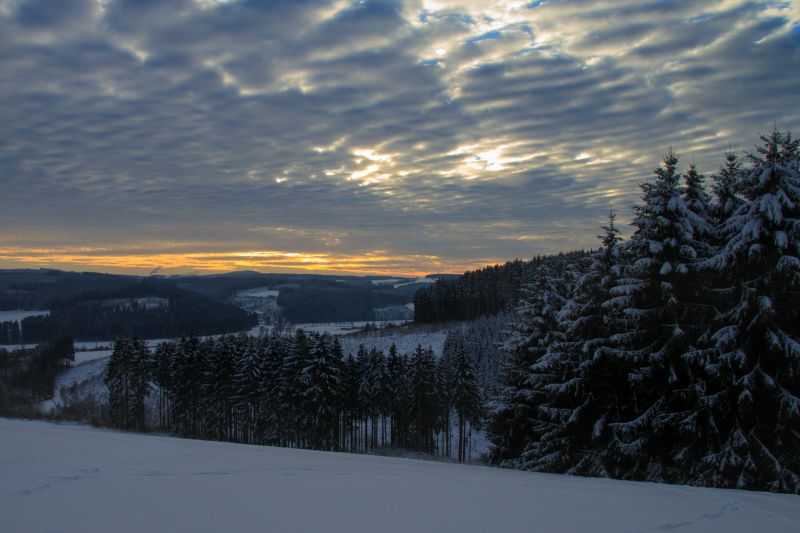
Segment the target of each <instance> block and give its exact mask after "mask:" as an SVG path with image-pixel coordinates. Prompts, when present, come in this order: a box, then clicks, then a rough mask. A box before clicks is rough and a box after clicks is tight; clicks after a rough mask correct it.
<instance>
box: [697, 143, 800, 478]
mask: <svg viewBox="0 0 800 533" xmlns="http://www.w3.org/2000/svg"><path fill="white" fill-rule="evenodd" d="M761 139H762V141H763V145H762V146H759V147H757V151H756V152H755V153H753V154H750V155H749V160H750V168H749V169H747V171H746V172H744V173H743V174H742V177H741V182H740V184H739V187H738V189H739V191H740V192H741V193H742V195H743V196H744V198H745V200H746V203H744V204H743V205H740V206H739V207H738V208H737V209H736V211H735V212H734V213H733V214H732V215H731V217H730V218H729V219H728V220H727V221H726V222H725V223H724V224H723V226H722V233H723V235H724V236H725V239H726V244H725V246H724V247H722V249H721V250H720V251H719V253H718V254H717V255H716V256H715V257H713V258H712V259H711V260H710V261H708V263H707V264H708V266H709V267H710V268H713V269H715V270H718V271H720V272H722V273H723V275H725V276H728V277H729V278H730V279H733V280H736V282H737V284H736V286H735V287H734V295H735V296H734V304H733V305H732V306H731V307H730V308H728V309H726V310H724V311H723V313H722V314H721V316H720V326H719V328H718V329H717V331H716V332H715V334H714V337H713V339H714V341H715V343H716V347H717V349H718V350H719V358H720V359H719V365H720V369H719V372H720V374H721V375H722V376H723V377H724V378H725V380H724V384H723V387H724V389H723V391H724V394H725V396H726V397H727V399H728V402H729V403H730V405H731V408H732V411H733V413H732V420H731V425H730V427H729V428H726V431H725V434H724V435H723V439H724V440H723V443H722V445H721V447H720V450H719V451H718V452H716V453H709V454H708V455H707V456H706V457H705V458H704V462H705V463H706V464H707V465H709V470H710V472H708V473H707V475H706V478H705V479H706V480H707V481H708V482H710V483H714V484H718V485H722V486H731V487H739V488H754V489H763V488H768V489H770V490H776V491H785V492H800V327H798V324H800V312H799V310H798V305H797V302H798V301H800V153H799V152H800V150H798V141H797V140H795V139H792V137H791V134H789V133H782V132H779V131H778V130H773V132H772V133H771V134H770V135H769V136H762V137H761ZM715 471H716V472H715Z"/></svg>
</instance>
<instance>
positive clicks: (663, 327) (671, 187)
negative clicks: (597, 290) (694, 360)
mask: <svg viewBox="0 0 800 533" xmlns="http://www.w3.org/2000/svg"><path fill="white" fill-rule="evenodd" d="M677 164H678V156H677V155H676V154H675V153H674V152H672V151H671V150H670V152H669V153H668V154H667V155H666V156H665V158H664V164H663V167H660V168H657V169H656V170H655V180H654V181H653V182H647V183H643V184H641V189H642V203H641V204H640V205H637V206H635V207H634V213H635V218H634V221H633V225H634V226H635V227H636V230H635V232H634V234H633V236H632V239H631V241H629V243H628V245H627V247H626V251H627V254H628V255H629V259H628V260H629V261H630V265H629V266H627V267H626V268H625V269H623V273H622V276H621V277H620V279H619V280H618V283H617V285H616V286H615V287H613V288H612V289H611V293H612V298H611V299H610V300H609V303H610V305H611V306H612V307H617V308H618V309H620V310H621V315H619V317H618V320H617V324H616V326H615V327H617V328H619V333H616V334H615V335H613V337H612V340H613V342H614V346H612V347H606V348H604V349H603V353H604V356H606V357H610V358H613V359H615V361H614V362H613V363H612V364H613V365H615V366H616V365H619V367H618V368H617V369H616V370H614V372H615V374H617V375H618V374H619V373H627V374H628V383H626V384H621V383H619V384H617V387H616V388H617V390H615V395H616V399H615V402H616V405H615V408H616V410H617V413H616V415H617V420H618V421H617V422H613V423H611V424H609V425H608V428H609V430H610V431H611V438H610V440H609V445H608V447H607V448H606V449H605V450H603V452H602V455H603V458H602V463H603V464H604V467H605V469H606V471H607V472H608V473H609V475H611V476H613V477H620V478H627V479H649V480H654V481H680V480H681V479H682V478H683V474H682V472H680V465H678V464H677V463H678V462H679V461H678V459H679V458H677V457H676V455H677V454H679V453H680V452H679V450H682V449H683V448H684V447H685V444H684V443H685V441H687V440H689V439H693V438H694V435H692V434H691V430H690V429H689V428H690V427H691V423H690V418H691V417H692V416H693V410H694V408H695V406H696V397H695V391H694V389H693V383H694V380H695V376H694V375H693V374H692V368H691V365H689V364H688V363H687V361H686V359H685V358H684V355H685V354H686V353H688V352H691V351H693V350H695V346H694V343H695V341H696V339H694V338H693V336H692V331H693V330H695V329H697V326H698V324H695V322H696V320H697V319H698V318H702V317H703V314H700V315H698V314H697V313H696V309H695V308H694V306H695V304H698V303H699V299H700V295H699V294H698V290H697V287H698V284H697V283H696V272H697V269H696V268H695V266H696V264H697V262H698V260H699V259H702V257H698V256H699V255H700V254H701V253H702V251H703V250H705V249H706V248H707V246H706V243H705V242H704V241H703V240H701V238H699V237H698V235H697V233H701V232H700V231H699V230H700V229H702V228H703V222H704V220H703V216H702V214H701V213H696V212H694V211H692V209H691V208H690V207H689V206H688V205H687V204H686V201H685V195H686V191H685V189H684V188H683V187H682V186H681V185H680V175H679V174H678V172H677Z"/></svg>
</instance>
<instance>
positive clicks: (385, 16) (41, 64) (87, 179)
mask: <svg viewBox="0 0 800 533" xmlns="http://www.w3.org/2000/svg"><path fill="white" fill-rule="evenodd" d="M56 4H57V5H56ZM531 5H532V6H533V7H530V8H528V7H526V6H522V5H520V3H519V2H504V1H499V0H498V1H495V0H481V1H471V2H463V1H455V0H453V1H449V0H437V1H436V2H433V1H427V0H426V1H422V0H420V1H416V0H407V1H405V2H400V1H391V2H389V1H382V2H374V1H368V2H358V1H349V0H346V1H304V2H297V1H288V0H287V1H284V2H275V1H269V2H266V1H264V2H257V1H236V0H234V1H232V2H214V1H208V0H207V1H192V0H182V1H180V2H147V3H144V2H139V1H137V2H127V1H122V0H110V1H105V0H104V1H93V0H84V1H79V0H70V1H69V2H67V1H65V2H58V3H52V2H42V1H39V0H36V1H34V0H27V1H25V0H22V1H16V2H6V3H4V4H0V71H2V72H3V73H4V75H3V76H2V77H0V101H2V105H0V124H2V127H1V129H0V186H1V187H2V195H0V224H2V227H3V229H4V230H5V231H4V232H3V234H4V235H3V236H2V237H0V265H2V264H4V262H5V264H18V263H14V260H12V259H9V258H8V257H10V256H11V254H10V252H9V253H7V254H6V255H7V257H6V259H3V257H4V256H3V252H2V249H3V247H4V246H5V248H6V249H12V248H13V249H14V250H17V251H20V250H23V251H24V250H25V249H33V248H53V249H56V248H59V247H61V248H70V247H72V248H79V247H87V248H92V247H98V248H103V249H114V248H115V247H117V248H120V249H124V248H135V249H136V250H137V253H142V254H144V253H147V252H148V251H151V252H152V253H154V254H155V253H166V251H168V250H175V249H180V250H183V251H186V250H189V251H192V252H197V253H200V252H204V251H208V252H228V251H230V252H237V251H242V250H283V251H286V252H298V253H307V254H312V253H316V252H320V251H324V252H326V253H330V254H334V255H337V256H341V257H345V256H363V255H365V254H367V253H370V252H375V251H378V250H380V251H382V252H384V253H385V255H389V256H392V255H394V256H397V257H398V261H397V265H403V266H402V268H407V267H408V265H409V264H412V263H414V261H415V259H413V258H415V257H420V258H422V259H419V260H418V261H417V262H418V264H419V265H420V266H419V270H430V269H435V262H432V260H431V261H429V262H428V263H426V262H425V261H426V259H424V258H429V257H431V256H436V257H438V258H439V259H438V261H439V263H440V264H441V265H444V266H446V267H452V268H458V267H459V266H470V265H475V264H479V263H480V262H482V261H493V260H498V259H505V258H512V257H517V256H519V257H524V256H530V255H532V254H536V253H543V252H553V251H557V250H561V249H571V248H576V247H590V246H594V237H593V236H594V235H595V234H596V233H597V229H596V228H597V227H598V226H599V225H601V224H602V223H603V217H604V215H605V212H606V211H607V209H608V207H609V205H611V204H613V205H614V206H615V207H616V208H617V209H618V210H620V211H621V214H622V215H623V218H626V217H627V216H629V211H628V206H629V205H631V204H632V203H634V202H635V201H636V199H637V197H638V189H637V184H638V182H639V181H640V180H642V179H647V178H649V177H650V175H651V171H652V168H653V167H654V166H656V165H657V164H658V162H659V160H660V157H661V155H662V154H663V153H664V152H665V151H666V149H667V148H668V147H670V146H672V147H674V148H675V149H676V150H678V151H679V152H681V153H683V154H684V159H685V160H687V162H688V158H694V159H695V160H696V161H697V162H698V163H699V164H700V166H701V168H702V169H703V170H705V171H706V172H708V173H710V172H713V171H714V170H715V169H716V167H717V165H718V164H719V160H720V154H721V152H722V150H723V149H724V148H725V147H727V146H728V145H729V144H736V145H738V146H740V147H744V148H747V147H749V146H750V145H751V144H752V142H753V141H754V140H755V134H756V133H757V132H759V131H765V130H767V129H769V128H770V127H771V126H772V125H773V124H774V123H777V124H778V125H779V126H780V127H791V126H793V125H796V124H797V123H798V118H800V105H798V104H800V96H798V93H797V89H796V88H797V86H798V85H800V75H798V74H797V73H798V72H800V68H798V67H800V30H798V27H799V26H798V22H799V21H800V9H798V7H797V6H795V5H794V4H792V3H785V4H781V3H774V2H738V1H735V0H724V1H723V0H719V1H712V0H708V1H703V2H669V1H657V2H655V1H654V2H650V3H644V4H643V3H640V2H636V3H633V2H622V1H611V0H607V1H597V2H580V3H574V2H556V1H553V2H548V3H541V5H540V4H538V3H534V4H531ZM181 243H182V244H181ZM179 244H180V246H178V245H179ZM176 247H177V248H176ZM59 249H60V248H59ZM15 253H16V252H15ZM19 253H21V252H19ZM18 255H19V254H18ZM23 255H24V254H23ZM15 257H16V256H15ZM192 268H193V269H194V267H192ZM380 268H382V269H385V268H389V267H387V266H386V265H384V266H381V267H380ZM151 269H152V267H151ZM165 270H169V267H166V268H165Z"/></svg>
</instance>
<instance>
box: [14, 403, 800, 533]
mask: <svg viewBox="0 0 800 533" xmlns="http://www.w3.org/2000/svg"><path fill="white" fill-rule="evenodd" d="M0 434H2V436H3V438H2V439H0V515H2V516H3V528H4V531H8V532H14V533H28V532H41V531H58V532H62V533H71V532H81V533H93V532H108V531H114V532H116V533H124V532H133V531H137V532H141V531H171V532H183V531H185V532H206V531H208V532H220V531H231V532H236V531H269V532H305V531H309V532H312V531H327V532H333V533H336V532H348V533H358V532H362V531H363V532H374V531H383V532H425V531H432V532H437V533H446V532H451V531H452V532H459V533H470V532H488V531H503V532H526V533H530V532H537V533H548V532H561V533H569V532H592V533H624V532H636V531H642V532H645V531H672V530H678V531H681V532H686V533H689V532H700V531H702V532H725V533H739V532H742V533H744V532H748V533H749V532H754V531H763V532H767V531H769V532H771V533H782V532H795V531H799V530H800V498H798V497H797V496H790V495H774V494H765V493H752V492H743V491H728V490H718V489H700V488H691V487H682V486H669V485H658V484H650V483H633V482H624V481H613V480H607V479H587V478H577V477H568V476H558V475H545V474H533V473H529V472H519V471H510V470H500V469H494V468H489V467H481V466H468V465H456V464H446V463H438V462H433V461H420V460H409V459H399V458H390V457H378V456H364V455H350V454H342V453H328V452H314V451H303V450H292V449H284V448H268V447H259V446H245V445H237V444H225V443H217V442H205V441H192V440H181V439H175V438H168V437H160V436H148V435H136V434H125V433H119V432H114V431H108V430H98V429H91V428H86V427H81V426H71V425H53V424H48V423H42V422H29V421H18V420H6V419H0Z"/></svg>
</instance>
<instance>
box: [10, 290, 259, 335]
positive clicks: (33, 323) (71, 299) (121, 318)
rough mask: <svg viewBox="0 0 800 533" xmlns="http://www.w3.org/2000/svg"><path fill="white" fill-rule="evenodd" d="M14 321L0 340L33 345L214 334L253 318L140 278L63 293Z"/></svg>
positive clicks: (254, 321) (245, 326)
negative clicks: (43, 309)
mask: <svg viewBox="0 0 800 533" xmlns="http://www.w3.org/2000/svg"><path fill="white" fill-rule="evenodd" d="M143 300H154V302H155V303H151V302H146V301H144V302H143ZM15 324H16V323H7V324H3V325H2V327H0V335H2V336H0V342H5V343H15V342H17V343H23V342H24V343H35V342H43V341H47V340H49V339H54V338H57V337H61V336H65V335H69V336H72V337H74V338H76V339H77V340H106V339H111V338H114V337H118V336H130V335H137V336H140V337H143V338H169V337H179V336H180V335H183V334H185V333H188V332H194V333H197V334H202V335H214V334H221V333H228V332H231V331H241V330H247V329H250V328H253V327H255V326H256V325H257V324H258V318H257V317H256V316H255V315H254V314H251V313H248V312H246V311H244V310H242V309H240V308H238V307H236V306H234V305H232V304H228V303H225V302H219V301H214V300H211V299H209V298H206V297H204V296H202V295H200V294H197V293H192V292H189V291H185V290H182V289H178V288H176V287H174V286H172V285H171V284H169V283H166V282H163V281H160V280H148V279H140V280H134V281H128V282H127V283H126V284H125V285H123V286H122V287H120V288H117V289H115V290H111V291H108V290H97V289H95V290H93V291H89V292H82V293H80V294H77V295H73V296H68V297H65V298H64V299H63V300H60V301H57V302H53V305H52V307H51V309H50V312H49V314H47V315H38V316H30V317H27V318H25V319H23V320H22V321H21V325H20V326H15Z"/></svg>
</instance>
